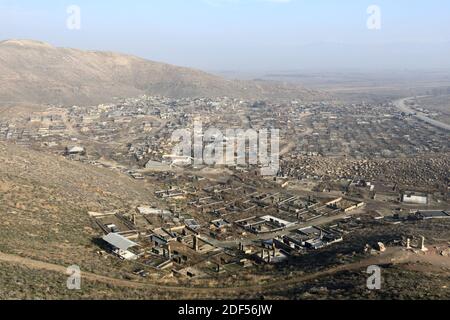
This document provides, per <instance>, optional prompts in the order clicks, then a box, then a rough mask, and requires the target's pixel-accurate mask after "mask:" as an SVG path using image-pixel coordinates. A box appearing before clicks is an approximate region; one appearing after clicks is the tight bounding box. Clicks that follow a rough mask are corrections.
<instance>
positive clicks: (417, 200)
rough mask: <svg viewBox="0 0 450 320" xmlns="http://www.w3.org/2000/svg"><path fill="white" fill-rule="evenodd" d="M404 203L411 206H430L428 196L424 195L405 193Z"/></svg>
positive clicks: (403, 196)
mask: <svg viewBox="0 0 450 320" xmlns="http://www.w3.org/2000/svg"><path fill="white" fill-rule="evenodd" d="M402 202H403V203H409V204H421V205H427V204H428V196H427V195H424V194H416V193H413V192H405V193H404V194H403V195H402Z"/></svg>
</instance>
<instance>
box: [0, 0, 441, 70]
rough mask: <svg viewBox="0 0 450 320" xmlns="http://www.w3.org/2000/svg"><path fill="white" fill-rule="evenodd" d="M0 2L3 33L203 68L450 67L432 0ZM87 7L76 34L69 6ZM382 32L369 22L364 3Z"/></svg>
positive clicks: (436, 5)
mask: <svg viewBox="0 0 450 320" xmlns="http://www.w3.org/2000/svg"><path fill="white" fill-rule="evenodd" d="M134 4H135V5H134V6H130V5H129V3H128V2H123V1H104V0H99V1H95V2H94V1H86V0H78V1H66V0H57V1H49V0H45V1H40V2H39V3H36V2H35V1H29V0H19V1H9V0H8V1H0V39H2V40H6V39H34V40H40V41H45V42H48V43H50V44H52V45H55V46H59V47H72V48H80V49H87V50H101V51H116V52H121V53H128V54H133V55H137V56H140V57H143V58H146V59H150V60H155V61H163V62H167V63H171V64H175V65H180V66H187V67H194V68H198V69H202V70H206V71H240V72H245V71H256V72H265V71H271V70H304V69H309V70H311V69H317V70H345V69H358V70H380V69H397V70H404V69H448V68H450V59H448V57H449V56H450V24H449V23H448V21H449V20H450V19H449V18H450V3H449V2H448V1H444V0H431V1H427V2H426V3H425V2H423V1H418V0H413V1H411V0H409V1H407V0H398V1H395V2H394V1H387V0H378V1H373V0H370V1H366V0H363V1H356V0H348V1H345V2H341V3H337V2H336V1H332V0H320V1H305V0H247V1H245V0H193V1H181V0H172V1H159V0H153V1H134ZM70 5H77V6H79V8H80V9H81V29H80V30H69V29H68V28H67V27H66V21H67V19H68V16H69V14H68V13H67V8H68V7H69V6H70ZM370 5H377V6H379V8H380V9H381V29H380V30H370V29H368V28H367V19H368V18H369V14H368V13H367V8H368V7H369V6H370Z"/></svg>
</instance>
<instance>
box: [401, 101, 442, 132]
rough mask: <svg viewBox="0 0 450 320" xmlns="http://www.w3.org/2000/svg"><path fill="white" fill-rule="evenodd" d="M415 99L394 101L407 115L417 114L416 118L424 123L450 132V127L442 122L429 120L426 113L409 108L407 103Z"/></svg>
mask: <svg viewBox="0 0 450 320" xmlns="http://www.w3.org/2000/svg"><path fill="white" fill-rule="evenodd" d="M411 99H414V97H409V98H405V99H400V100H396V101H394V105H395V106H396V107H397V108H398V109H399V110H400V111H402V112H405V113H413V114H415V115H414V116H415V117H416V118H417V119H419V120H422V121H423V122H426V123H428V124H430V125H432V126H434V127H437V128H440V129H444V130H447V131H450V125H448V124H446V123H443V122H440V121H438V120H434V119H431V118H429V117H428V116H427V115H426V114H425V113H422V112H417V111H415V110H413V109H411V108H409V107H408V106H407V105H406V104H405V102H406V101H408V100H411Z"/></svg>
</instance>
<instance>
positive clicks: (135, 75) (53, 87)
mask: <svg viewBox="0 0 450 320" xmlns="http://www.w3.org/2000/svg"><path fill="white" fill-rule="evenodd" d="M141 94H151V95H164V96H170V97H193V96H194V97H195V96H208V97H210V96H231V97H242V98H262V97H285V96H291V97H296V98H310V97H311V96H313V95H314V93H313V92H311V91H308V90H304V89H302V88H300V87H296V86H293V85H285V84H276V83H272V82H251V81H248V82H243V81H232V80H226V79H223V78H221V77H218V76H214V75H210V74H208V73H205V72H202V71H198V70H193V69H189V68H182V67H177V66H173V65H168V64H163V63H158V62H153V61H148V60H144V59H141V58H138V57H134V56H130V55H122V54H117V53H111V52H93V51H81V50H76V49H68V48H56V47H53V46H51V45H50V44H47V43H43V42H38V41H31V40H7V41H3V42H0V103H1V104H3V105H4V104H9V105H11V104H16V103H35V104H39V103H42V104H45V103H51V104H78V105H83V104H95V103H102V102H109V101H110V100H112V98H113V97H132V96H137V95H141Z"/></svg>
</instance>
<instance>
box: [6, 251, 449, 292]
mask: <svg viewBox="0 0 450 320" xmlns="http://www.w3.org/2000/svg"><path fill="white" fill-rule="evenodd" d="M439 258H443V259H447V260H448V258H445V257H437V256H436V255H434V254H433V257H432V259H427V258H426V256H425V255H423V256H422V255H417V254H414V253H413V252H410V251H405V250H403V249H402V248H388V250H387V251H386V252H385V253H382V254H380V255H377V256H371V257H369V258H367V259H364V260H362V261H359V262H355V263H351V264H346V265H340V266H337V267H333V268H330V269H327V270H323V271H319V272H315V273H311V274H306V275H303V276H299V277H295V278H292V279H288V280H279V281H271V282H270V283H266V284H261V285H249V286H245V287H231V288H230V287H228V288H216V287H214V288H188V287H176V286H167V285H158V284H151V283H143V282H136V281H131V280H121V279H116V278H111V277H107V276H101V275H97V274H93V273H89V272H82V277H83V278H84V279H87V280H89V281H96V282H101V283H105V284H109V285H113V286H117V287H128V288H134V289H153V290H161V291H164V292H168V293H170V292H173V293H185V294H188V295H189V294H196V295H197V296H200V297H201V296H203V297H205V298H207V297H210V298H211V297H219V296H227V295H228V296H234V295H237V294H250V293H259V294H260V293H264V292H268V291H273V290H276V289H280V290H286V289H287V288H288V287H291V286H295V285H297V284H299V283H302V282H306V281H310V280H313V279H316V278H320V277H324V276H329V275H333V274H336V273H339V272H342V271H357V270H363V269H364V268H367V267H368V266H371V265H386V264H392V263H393V264H403V263H408V262H418V261H419V262H426V263H432V264H436V266H439V267H442V263H443V262H442V261H441V260H442V259H439ZM0 262H3V263H11V264H15V265H21V266H24V267H27V268H30V269H35V270H45V271H51V272H57V273H60V274H66V267H64V266H61V265H56V264H51V263H47V262H42V261H37V260H33V259H29V258H24V257H20V256H17V255H11V254H5V253H1V252H0ZM447 262H448V261H447ZM447 266H448V265H447ZM197 298H198V297H197Z"/></svg>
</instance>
